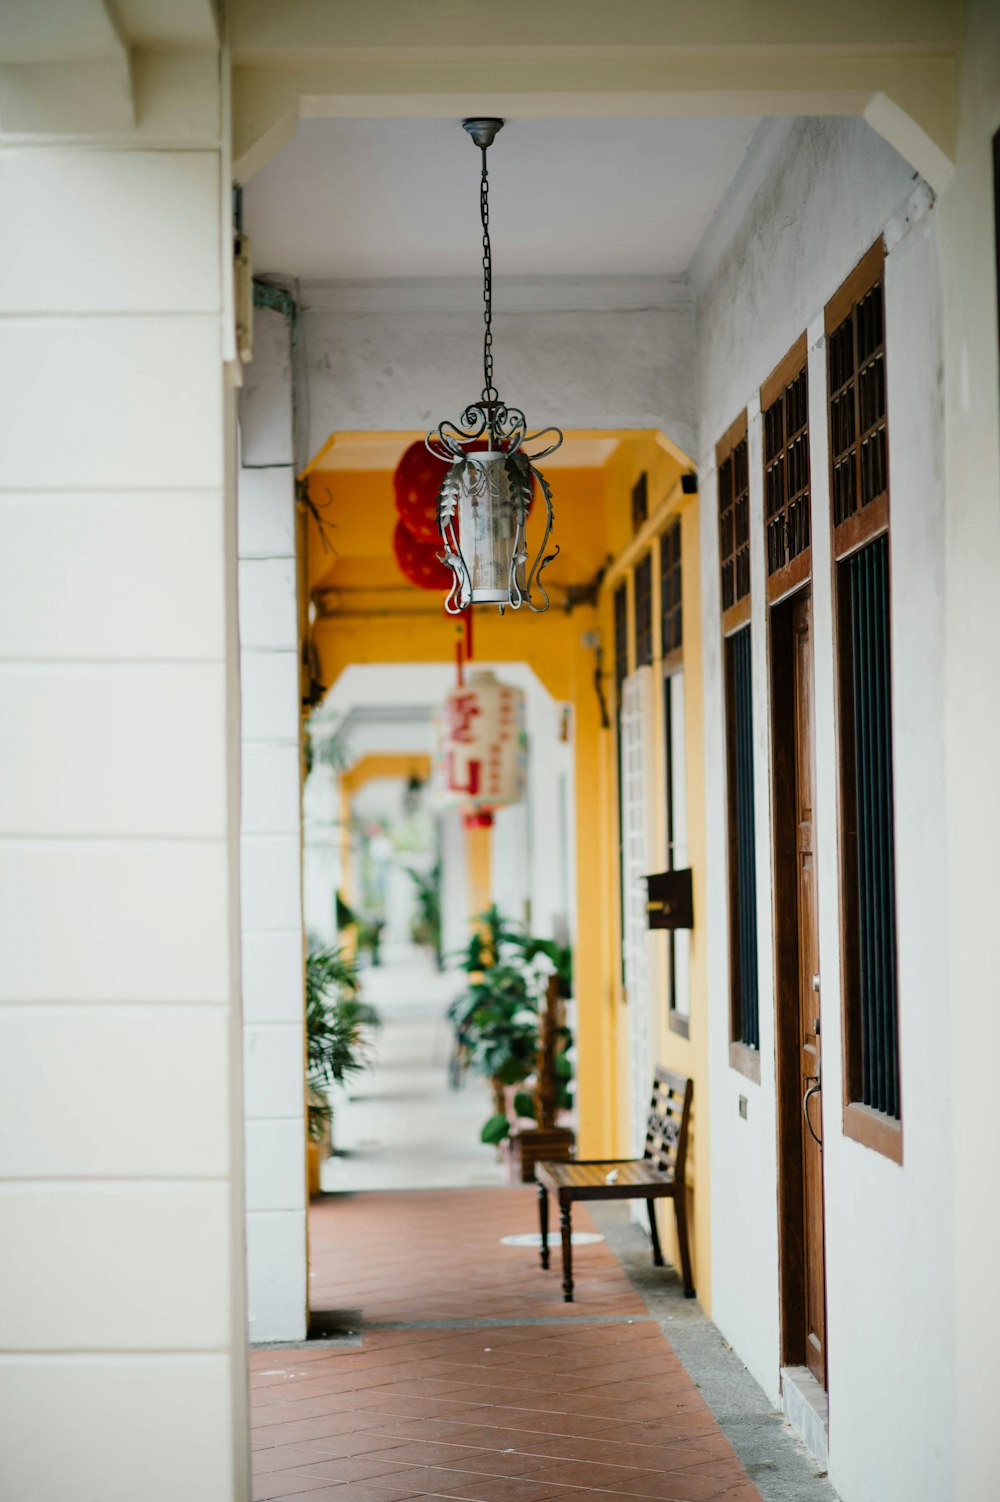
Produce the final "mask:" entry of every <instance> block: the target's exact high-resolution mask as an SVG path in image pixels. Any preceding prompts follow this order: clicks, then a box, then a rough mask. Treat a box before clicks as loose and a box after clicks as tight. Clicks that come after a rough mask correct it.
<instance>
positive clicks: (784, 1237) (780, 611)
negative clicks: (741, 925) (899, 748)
mask: <svg viewBox="0 0 1000 1502" xmlns="http://www.w3.org/2000/svg"><path fill="white" fill-rule="evenodd" d="M807 594H808V585H806V586H805V588H804V589H800V590H797V591H796V592H795V593H794V594H792V595H790V596H786V597H785V598H784V599H783V600H781V601H780V602H778V603H776V604H775V605H773V606H772V607H771V609H770V611H769V612H768V616H769V621H768V635H769V651H768V668H769V673H770V680H771V682H770V688H771V778H772V800H771V802H772V809H773V841H774V847H773V861H774V957H775V998H774V1001H775V1019H774V1020H775V1027H774V1034H775V1073H776V1096H777V1099H776V1120H777V1154H778V1280H779V1311H780V1326H781V1364H782V1366H805V1365H807V1352H806V1232H805V1213H804V1212H805V1192H804V1187H803V1168H804V1164H803V1146H802V1141H803V1139H802V1126H803V1120H802V1093H803V1092H802V1053H801V1038H800V1000H799V986H800V975H799V923H798V855H797V851H798V846H797V823H798V820H797V809H796V806H795V804H796V800H795V799H794V797H791V796H789V792H788V790H789V789H790V788H794V787H795V778H796V759H795V663H794V652H795V633H794V614H795V606H796V605H797V604H798V603H799V602H800V601H801V600H802V599H803V598H804V597H805V596H806V595H807ZM813 647H814V644H813ZM813 780H814V782H815V767H814V768H813ZM813 838H814V841H815V825H814V830H813ZM814 858H815V849H814ZM818 1118H819V1110H818V1103H817V1102H814V1104H813V1121H814V1124H816V1123H818Z"/></svg>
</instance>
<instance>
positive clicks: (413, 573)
mask: <svg viewBox="0 0 1000 1502" xmlns="http://www.w3.org/2000/svg"><path fill="white" fill-rule="evenodd" d="M392 546H393V550H394V551H395V554H396V562H397V563H398V564H399V567H400V569H401V570H402V572H403V573H404V574H405V575H406V577H407V579H409V581H410V583H411V584H416V585H418V586H419V588H420V589H437V590H447V589H448V588H449V586H450V584H451V573H450V571H449V570H448V569H447V568H446V567H445V565H444V564H443V563H442V562H441V560H440V558H439V557H438V552H439V550H440V548H441V539H440V538H438V539H437V542H436V543H433V544H432V543H427V542H421V541H420V540H419V539H418V538H416V537H414V536H413V535H412V534H411V533H410V532H408V531H407V529H406V527H405V526H404V525H403V523H402V522H401V521H400V522H397V523H396V530H395V532H394V533H393V535H392Z"/></svg>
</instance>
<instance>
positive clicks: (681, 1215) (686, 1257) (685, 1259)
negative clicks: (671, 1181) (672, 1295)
mask: <svg viewBox="0 0 1000 1502" xmlns="http://www.w3.org/2000/svg"><path fill="white" fill-rule="evenodd" d="M674 1214H675V1216H676V1217H677V1245H678V1246H679V1248H680V1253H681V1277H682V1278H683V1279H684V1297H685V1298H686V1299H693V1298H694V1280H693V1278H692V1276H691V1249H690V1247H689V1246H688V1224H687V1201H686V1199H685V1190H684V1186H683V1185H681V1187H680V1193H679V1194H675V1195H674Z"/></svg>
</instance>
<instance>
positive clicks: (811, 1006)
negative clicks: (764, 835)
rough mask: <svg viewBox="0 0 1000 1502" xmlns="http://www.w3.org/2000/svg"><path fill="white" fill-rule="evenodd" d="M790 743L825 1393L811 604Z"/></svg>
mask: <svg viewBox="0 0 1000 1502" xmlns="http://www.w3.org/2000/svg"><path fill="white" fill-rule="evenodd" d="M792 655H793V703H792V713H793V724H794V737H795V817H796V832H795V853H796V872H795V876H796V919H797V930H798V932H797V940H798V943H797V949H798V1025H799V1026H798V1036H799V1094H800V1097H801V1100H802V1106H801V1109H800V1110H799V1113H798V1114H799V1121H800V1132H801V1140H802V1231H803V1243H804V1245H803V1276H804V1283H805V1287H804V1290H803V1293H804V1298H803V1301H802V1303H803V1314H804V1317H805V1330H804V1332H803V1334H804V1345H805V1356H806V1365H807V1366H808V1367H809V1370H810V1371H811V1372H812V1374H813V1376H814V1377H815V1378H816V1379H817V1381H819V1382H820V1383H821V1384H822V1385H823V1386H824V1387H825V1386H826V1259H825V1253H824V1232H823V1149H822V1146H821V1143H820V1140H819V1139H820V1138H821V1136H822V1125H821V1110H820V1107H821V1094H820V1091H821V1088H822V1033H821V1013H820V989H819V987H820V978H819V934H818V931H817V912H816V859H815V839H814V831H815V821H814V814H813V809H814V782H815V772H814V766H815V752H814V732H813V689H812V683H813V651H812V602H811V600H810V598H809V596H808V595H806V596H805V598H803V599H800V600H798V601H796V603H795V604H794V606H793V609H792Z"/></svg>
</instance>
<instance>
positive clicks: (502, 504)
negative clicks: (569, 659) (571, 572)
mask: <svg viewBox="0 0 1000 1502" xmlns="http://www.w3.org/2000/svg"><path fill="white" fill-rule="evenodd" d="M502 125H503V121H502V120H463V121H462V126H463V129H465V130H467V131H468V133H469V135H470V136H471V137H472V139H473V141H474V142H475V144H476V145H477V146H478V147H479V149H480V151H481V152H482V159H483V168H482V176H481V178H480V185H479V212H480V217H481V219H482V225H483V304H484V314H483V316H484V322H485V334H484V338H483V391H482V396H481V397H480V399H479V401H477V402H472V403H471V404H470V405H469V406H468V407H466V409H465V411H464V412H463V413H462V415H461V417H460V418H459V419H458V422H457V423H454V422H451V421H449V420H447V419H446V420H445V421H444V422H442V423H441V424H440V425H439V426H438V427H437V428H436V429H435V430H434V431H433V432H432V433H428V435H427V439H426V442H427V447H428V449H429V450H430V452H431V453H432V454H434V455H435V456H436V457H437V458H438V459H442V460H444V462H445V463H446V464H447V465H448V472H447V474H446V475H445V477H444V479H443V481H442V482H441V489H440V491H439V492H438V503H437V519H438V527H439V529H440V532H441V539H442V542H443V544H444V551H443V553H442V555H441V557H442V562H444V563H445V564H447V566H448V568H450V569H451V573H452V585H451V589H450V591H449V593H448V596H447V598H446V600H445V609H446V610H447V611H448V613H449V615H459V614H460V613H461V612H462V611H464V610H467V609H468V608H469V606H470V605H498V606H499V607H500V613H501V615H502V614H503V611H504V609H505V607H506V606H508V605H509V606H510V608H511V609H512V610H518V609H520V607H521V606H522V605H527V607H528V609H529V610H534V611H537V612H541V611H543V610H548V608H549V597H548V595H547V594H546V593H545V590H544V588H543V587H542V582H541V576H542V573H543V571H544V570H545V569H546V568H547V567H548V565H549V564H550V563H551V562H552V560H553V559H554V558H555V557H556V555H557V554H558V552H559V549H558V547H556V548H555V549H554V551H553V552H551V553H546V551H545V550H546V548H547V547H548V544H549V538H550V537H551V535H552V521H553V517H552V491H551V489H550V487H549V485H548V482H547V481H546V479H545V477H544V476H543V475H542V474H541V472H540V471H539V470H538V469H537V468H536V464H537V461H538V460H539V459H544V458H545V456H546V455H547V454H551V453H553V452H554V451H555V450H556V449H557V448H558V447H559V445H560V444H561V443H562V441H563V435H562V433H561V432H560V431H559V429H558V428H544V429H542V430H540V431H539V432H537V433H530V434H529V433H528V431H527V424H526V422H525V418H524V413H523V412H522V411H520V410H519V409H518V408H517V407H508V406H507V405H506V403H505V402H502V401H501V400H500V395H499V393H498V391H497V388H496V387H495V386H494V384H493V258H492V250H491V247H490V202H489V192H490V187H489V171H488V168H487V165H486V153H487V151H488V149H489V147H490V146H491V145H492V143H493V140H494V138H495V136H496V134H497V131H498V130H500V128H501V127H502ZM484 445H485V447H484ZM529 446H530V447H529ZM536 482H537V485H538V488H539V490H540V491H541V493H542V497H543V499H544V501H545V530H544V535H543V537H542V540H541V543H540V544H539V547H538V551H537V553H536V554H535V557H534V560H533V561H532V562H531V565H530V567H529V564H528V544H527V521H528V511H529V509H530V507H531V500H532V493H533V490H534V486H535V484H536Z"/></svg>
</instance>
